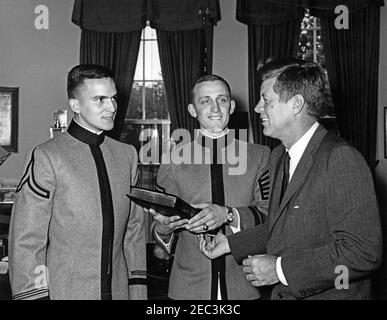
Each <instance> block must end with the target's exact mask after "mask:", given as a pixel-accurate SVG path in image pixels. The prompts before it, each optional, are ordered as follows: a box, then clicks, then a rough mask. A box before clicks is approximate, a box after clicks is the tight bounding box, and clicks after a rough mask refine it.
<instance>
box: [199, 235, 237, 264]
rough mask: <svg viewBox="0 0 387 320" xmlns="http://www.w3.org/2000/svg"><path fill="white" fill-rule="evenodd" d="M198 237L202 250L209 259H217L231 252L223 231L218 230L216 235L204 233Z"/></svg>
mask: <svg viewBox="0 0 387 320" xmlns="http://www.w3.org/2000/svg"><path fill="white" fill-rule="evenodd" d="M198 237H199V248H200V251H201V252H203V253H204V255H205V256H206V257H207V258H209V259H215V258H218V257H220V256H222V255H224V254H227V253H230V252H231V250H230V247H229V245H228V240H227V237H226V236H225V235H224V234H223V233H221V232H218V234H217V235H216V236H215V237H210V236H209V235H203V234H200V235H198Z"/></svg>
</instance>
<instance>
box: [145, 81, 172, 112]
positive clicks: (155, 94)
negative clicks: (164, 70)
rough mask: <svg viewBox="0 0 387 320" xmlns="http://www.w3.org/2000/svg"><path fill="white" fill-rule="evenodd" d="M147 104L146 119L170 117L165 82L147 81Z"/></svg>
mask: <svg viewBox="0 0 387 320" xmlns="http://www.w3.org/2000/svg"><path fill="white" fill-rule="evenodd" d="M145 105H146V108H145V109H146V119H168V109H167V100H166V97H165V90H164V83H163V82H161V81H153V82H146V86H145Z"/></svg>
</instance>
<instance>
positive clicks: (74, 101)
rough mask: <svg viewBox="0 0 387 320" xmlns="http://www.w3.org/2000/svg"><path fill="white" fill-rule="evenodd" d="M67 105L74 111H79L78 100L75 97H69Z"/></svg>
mask: <svg viewBox="0 0 387 320" xmlns="http://www.w3.org/2000/svg"><path fill="white" fill-rule="evenodd" d="M69 106H70V108H71V110H73V112H74V113H80V110H79V103H78V100H77V99H75V98H70V99H69Z"/></svg>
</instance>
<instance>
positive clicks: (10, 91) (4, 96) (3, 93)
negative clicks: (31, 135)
mask: <svg viewBox="0 0 387 320" xmlns="http://www.w3.org/2000/svg"><path fill="white" fill-rule="evenodd" d="M18 102H19V88H10V87H0V146H2V147H3V148H4V149H6V150H7V151H9V152H17V147H18V146H17V142H18V108H19V106H18Z"/></svg>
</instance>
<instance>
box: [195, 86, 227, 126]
mask: <svg viewBox="0 0 387 320" xmlns="http://www.w3.org/2000/svg"><path fill="white" fill-rule="evenodd" d="M234 109H235V102H234V100H231V97H230V94H229V92H228V90H227V87H226V85H225V84H224V83H223V82H222V81H219V80H215V81H206V82H201V83H199V84H197V85H196V86H195V88H194V105H192V104H190V105H189V107H188V110H189V112H190V114H191V115H192V116H193V117H195V118H196V117H197V119H198V121H199V123H200V127H201V128H202V129H205V130H208V131H210V132H211V133H218V132H222V131H223V130H224V128H226V126H227V124H228V121H229V119H230V114H232V113H233V112H234Z"/></svg>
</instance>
